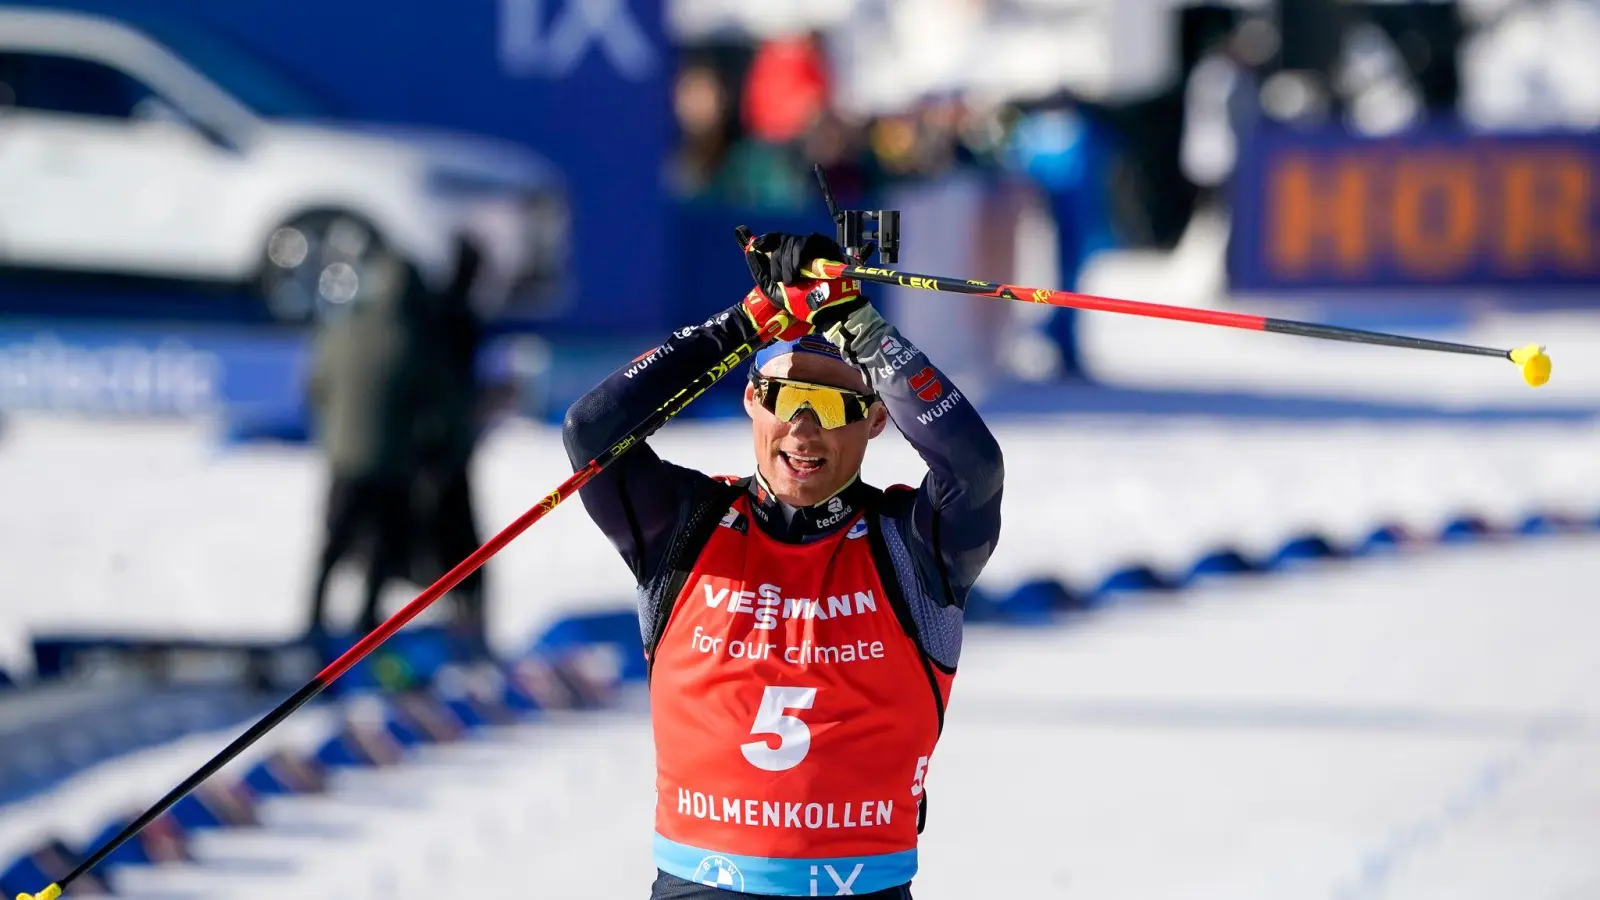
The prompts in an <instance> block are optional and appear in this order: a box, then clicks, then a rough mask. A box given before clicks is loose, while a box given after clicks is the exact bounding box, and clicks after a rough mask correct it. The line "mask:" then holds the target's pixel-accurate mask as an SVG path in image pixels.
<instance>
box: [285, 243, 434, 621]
mask: <svg viewBox="0 0 1600 900" xmlns="http://www.w3.org/2000/svg"><path fill="white" fill-rule="evenodd" d="M386 259H388V262H387V263H386V264H387V265H393V266H399V265H401V263H400V262H399V261H398V260H393V259H392V258H386ZM374 280H377V281H387V282H388V283H389V284H393V285H395V288H394V289H383V288H378V289H364V290H362V291H360V292H359V293H358V294H357V295H356V297H355V298H354V299H352V300H351V301H349V302H347V303H343V304H339V305H336V306H330V307H329V308H328V309H327V310H326V311H325V313H324V315H323V317H322V319H321V320H320V322H319V325H318V329H317V334H316V337H315V351H314V353H315V360H314V363H313V370H312V374H311V380H310V386H309V391H310V400H311V407H312V412H313V414H314V416H315V419H316V434H317V437H318V440H319V442H320V443H321V446H322V451H323V454H324V456H325V457H326V459H327V462H328V470H329V485H328V498H327V507H326V534H325V536H324V541H323V548H322V554H321V556H320V558H319V560H318V564H317V576H316V583H315V586H314V587H313V589H312V596H311V615H310V623H309V624H310V634H311V636H312V637H313V638H316V637H318V636H320V635H321V634H324V633H326V632H327V631H328V623H327V620H326V599H327V589H328V581H329V579H330V577H331V576H332V573H333V570H334V568H335V567H336V566H337V565H338V564H339V563H340V562H341V561H342V560H343V559H344V558H345V557H346V556H348V555H350V554H351V553H352V552H354V551H357V550H358V549H364V550H365V563H366V566H365V573H364V575H365V582H364V585H363V599H362V607H361V615H360V619H359V620H358V622H357V628H359V629H360V631H361V632H363V633H365V632H368V631H370V630H372V629H373V628H375V627H377V625H378V623H379V621H380V620H381V616H380V612H381V611H380V609H379V600H380V597H381V595H382V592H383V587H384V584H385V582H386V581H387V580H388V579H390V578H392V577H395V576H396V575H404V574H407V569H408V563H409V557H410V552H409V551H410V547H409V540H408V537H409V535H408V530H409V529H408V522H409V521H410V516H411V502H410V489H411V488H410V486H411V481H412V479H413V478H414V477H415V475H416V472H417V467H418V459H417V448H416V442H415V440H414V435H413V427H412V425H413V414H414V412H415V410H416V408H417V405H418V400H419V397H420V390H419V388H420V384H419V374H420V373H419V372H418V370H417V365H416V354H415V352H414V346H415V340H414V338H415V329H414V328H413V327H412V323H411V322H410V321H408V318H409V317H410V316H412V315H414V314H415V313H414V310H412V309H408V308H407V307H408V306H410V305H412V304H414V303H415V302H416V297H417V296H418V295H419V293H420V292H419V291H418V290H416V289H415V279H410V280H409V281H410V282H411V284H412V287H410V288H406V287H401V285H405V284H407V279H400V278H393V279H387V280H386V279H370V278H369V279H364V281H366V282H367V283H368V284H370V283H372V282H373V281H374Z"/></svg>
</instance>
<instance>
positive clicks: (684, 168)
mask: <svg viewBox="0 0 1600 900" xmlns="http://www.w3.org/2000/svg"><path fill="white" fill-rule="evenodd" d="M672 102H673V109H674V111H675V112H676V114H677V119H678V133H679V141H680V143H679V146H678V153H677V158H676V160H675V161H674V165H673V167H672V185H673V188H674V189H675V190H676V191H677V193H678V194H679V196H684V197H694V196H698V195H701V194H704V193H705V192H707V191H709V190H710V189H711V186H712V182H713V180H714V179H715V178H716V177H717V173H718V170H719V169H720V168H721V167H722V164H723V160H724V158H725V157H726V155H727V152H728V131H727V117H728V98H727V92H726V91H725V89H724V88H723V85H722V81H721V79H720V78H719V77H718V75H717V73H716V71H715V70H714V69H712V68H711V67H710V66H708V65H703V64H694V65H690V66H686V67H685V68H684V69H683V71H681V72H679V73H678V80H677V83H676V84H675V85H674V87H673V93H672Z"/></svg>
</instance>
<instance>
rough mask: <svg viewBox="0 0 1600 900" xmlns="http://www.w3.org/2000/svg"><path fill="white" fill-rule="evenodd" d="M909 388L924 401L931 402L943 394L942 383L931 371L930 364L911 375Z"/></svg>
mask: <svg viewBox="0 0 1600 900" xmlns="http://www.w3.org/2000/svg"><path fill="white" fill-rule="evenodd" d="M911 389H912V390H913V391H916V392H917V396H918V397H921V398H922V399H923V401H924V402H926V403H932V402H933V401H935V400H937V399H939V398H940V397H941V396H943V395H944V383H943V382H941V381H939V376H938V375H935V374H934V373H933V367H932V366H929V367H927V368H925V369H923V370H922V371H921V372H918V373H917V374H915V375H913V376H911Z"/></svg>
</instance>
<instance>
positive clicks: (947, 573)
mask: <svg viewBox="0 0 1600 900" xmlns="http://www.w3.org/2000/svg"><path fill="white" fill-rule="evenodd" d="M829 337H830V339H832V340H833V341H834V342H835V343H836V344H840V345H841V346H840V349H841V350H842V351H843V352H844V354H845V356H846V357H847V358H849V359H850V360H851V362H853V363H854V364H855V365H856V366H857V367H858V368H859V369H861V371H862V372H863V373H864V374H865V375H866V376H867V380H868V381H869V382H870V383H871V385H872V389H873V391H875V392H876V393H877V394H878V395H879V396H880V397H881V398H882V399H883V403H884V406H885V407H886V408H887V409H888V411H889V418H890V419H891V420H893V421H894V424H895V427H897V428H899V429H900V433H901V434H903V435H905V437H906V440H907V441H909V442H910V443H911V445H912V446H913V447H915V448H916V450H917V453H918V454H919V455H920V456H921V457H922V461H923V462H924V463H926V464H927V466H928V474H927V476H926V477H924V478H923V479H922V483H921V485H919V486H918V488H917V491H916V494H915V496H914V497H913V499H912V500H911V507H910V512H909V521H910V525H911V532H912V533H911V535H910V537H911V539H912V541H913V542H914V543H916V544H917V545H919V547H920V549H921V550H923V552H924V553H926V554H927V555H928V557H929V558H930V559H932V560H934V561H935V562H936V565H937V568H938V570H939V576H940V579H941V581H942V584H941V585H940V587H942V589H943V593H944V600H945V602H947V603H953V604H955V605H958V606H960V605H965V603H966V599H967V594H968V593H969V592H971V590H972V586H973V584H975V583H976V582H977V580H978V574H979V573H980V572H982V571H983V567H984V566H985V565H986V564H987V563H988V562H989V557H990V556H991V555H993V553H994V549H995V546H996V544H997V543H998V542H999V540H1000V496H1001V489H1002V487H1003V485H1004V482H1005V462H1004V459H1003V458H1002V456H1001V452H1000V444H999V442H998V441H996V440H995V438H994V434H993V433H991V432H990V431H989V427H988V426H987V425H985V424H984V422H983V419H982V418H981V417H980V416H979V415H978V411H977V410H976V409H974V408H973V406H972V403H971V402H970V401H968V399H967V397H966V395H964V394H962V393H961V390H960V389H959V388H958V387H956V385H955V384H954V383H953V382H951V381H950V379H949V378H947V377H946V376H945V375H944V373H943V372H941V371H939V368H938V367H937V366H935V365H934V364H933V363H932V362H931V361H929V359H928V357H927V354H925V353H923V352H922V351H921V350H919V349H917V348H916V347H914V346H912V344H911V343H910V342H909V341H907V340H906V339H905V338H904V337H903V336H901V334H900V332H899V330H898V329H896V328H895V327H894V326H893V325H890V324H889V323H888V322H887V321H885V320H884V319H883V317H882V316H880V315H878V313H877V312H876V311H875V310H874V309H873V308H872V307H866V308H864V309H862V310H859V311H858V312H856V313H855V314H853V315H852V316H851V317H850V318H849V320H848V321H846V322H845V323H844V324H843V326H842V327H839V328H835V329H832V330H831V331H830V333H829Z"/></svg>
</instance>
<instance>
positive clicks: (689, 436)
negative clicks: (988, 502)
mask: <svg viewBox="0 0 1600 900" xmlns="http://www.w3.org/2000/svg"><path fill="white" fill-rule="evenodd" d="M994 427H995V430H996V432H997V434H998V435H999V438H1000V440H1001V443H1002V446H1003V447H1004V448H1005V452H1006V464H1007V484H1008V486H1009V489H1008V492H1007V495H1006V501H1005V510H1004V516H1005V523H1006V524H1005V530H1004V532H1003V535H1002V539H1001V542H1000V546H999V550H998V551H997V553H996V555H995V557H994V559H993V560H992V561H991V563H990V566H989V568H988V569H987V570H986V573H985V576H984V579H983V581H982V582H981V585H982V586H984V587H985V588H988V589H992V590H996V591H1003V590H1005V589H1007V588H1009V587H1011V586H1013V585H1015V584H1016V583H1018V582H1021V581H1024V580H1027V579H1030V578H1038V577H1053V578H1059V579H1061V580H1064V581H1066V582H1067V583H1069V584H1071V585H1074V586H1080V587H1087V586H1092V585H1093V584H1095V583H1097V582H1098V581H1099V580H1100V579H1101V578H1103V577H1104V576H1105V575H1107V574H1109V573H1110V572H1112V571H1114V570H1115V569H1117V568H1120V567H1122V566H1124V565H1128V564H1131V563H1150V564H1153V565H1155V566H1156V567H1157V568H1161V569H1166V570H1171V571H1174V572H1178V571H1183V570H1185V569H1187V568H1188V567H1189V566H1190V565H1191V564H1192V563H1193V562H1194V560H1196V559H1197V558H1199V557H1200V556H1201V555H1203V554H1205V553H1207V552H1210V551H1213V550H1217V549H1220V548H1232V549H1236V550H1238V551H1240V552H1242V553H1244V554H1245V555H1247V556H1262V555H1266V554H1270V553H1271V552H1272V551H1273V550H1274V549H1275V548H1277V547H1278V546H1280V545H1281V544H1282V543H1283V542H1284V541H1285V540H1286V539H1288V538H1290V537H1292V536H1294V535H1296V534H1298V533H1301V532H1305V531H1315V532H1317V533H1319V534H1323V535H1327V536H1328V537H1329V538H1330V539H1332V540H1334V541H1335V542H1336V543H1353V542H1356V541H1359V540H1360V539H1361V538H1362V537H1363V536H1364V535H1365V534H1366V533H1368V531H1370V529H1372V528H1373V527H1374V526H1376V525H1378V524H1381V523H1399V524H1403V525H1406V526H1409V527H1412V528H1415V529H1416V530H1417V531H1418V532H1419V533H1423V534H1428V533H1436V532H1437V530H1438V529H1439V528H1440V527H1441V526H1443V525H1444V524H1445V523H1446V522H1448V521H1449V520H1450V519H1451V518H1453V517H1455V516H1458V515H1462V514H1467V513H1471V514H1476V515H1480V516H1483V517H1485V518H1487V519H1489V520H1490V521H1491V522H1494V523H1498V524H1506V525H1513V524H1515V523H1516V522H1518V521H1519V520H1520V518H1521V517H1522V516H1523V515H1525V514H1528V513H1531V512H1535V511H1538V512H1545V513H1552V512H1554V513H1567V514H1572V515H1580V516H1584V517H1593V516H1594V515H1595V514H1596V512H1597V511H1600V452H1596V451H1597V449H1600V429H1597V426H1596V425H1595V424H1593V423H1589V422H1573V421H1567V422H1561V421H1551V422H1520V423H1515V424H1511V423H1473V422H1463V423H1455V422H1433V423H1416V424H1404V423H1399V422H1383V423H1365V422H1359V421H1337V422H1315V421H1313V422H1281V423H1276V422H1275V423H1262V422H1239V421H1224V420H1207V419H1182V418H1177V419H1163V420H1160V421H1138V420H1125V419H1124V420H1117V419H1104V420H1097V419H1088V418H1081V417H1080V418H1070V419H1063V418H1039V419H1033V418H1030V419H1014V420H1005V421H1001V422H997V423H995V426H994ZM748 441H749V437H748V429H747V428H744V427H741V426H740V424H739V423H737V422H727V423H705V422H684V423H675V424H673V425H670V426H669V427H668V428H667V429H666V430H665V431H664V432H663V433H662V434H661V435H659V436H658V437H657V438H655V439H654V440H653V445H654V446H655V447H657V448H658V450H659V451H660V452H661V453H662V454H663V455H664V456H667V457H668V458H671V459H674V460H676V461H678V462H681V463H684V464H688V465H694V466H696V467H699V468H702V469H704V470H706V471H713V472H735V473H743V472H745V471H747V470H748V469H749V467H750V465H751V463H750V451H749V449H748V448H749V444H748ZM923 471H924V469H923V467H922V466H921V463H920V460H918V459H917V458H916V455H915V453H914V452H913V451H912V450H911V448H910V446H909V445H908V444H906V443H905V442H904V441H903V440H902V439H901V438H900V437H899V436H898V434H895V433H893V432H892V430H891V432H890V433H889V434H888V435H886V436H885V437H884V438H883V439H881V440H880V441H879V442H878V444H877V445H875V447H874V449H873V451H872V453H870V454H869V455H868V461H867V466H866V477H867V478H868V479H869V480H870V481H873V482H875V483H879V484H886V483H890V482H893V481H911V482H913V483H914V482H915V481H916V480H917V479H919V478H920V477H921V474H922V472H923ZM568 474H569V468H568V466H567V463H566V459H565V456H564V454H563V452H562V450H561V446H560V440H559V435H558V434H557V433H556V432H555V431H554V430H553V429H551V428H548V427H544V426H541V425H536V424H529V423H521V422H518V423H512V424H508V425H507V426H505V427H503V428H501V429H500V430H498V431H497V432H495V433H494V435H493V436H492V437H491V438H490V439H489V441H488V442H487V445H486V447H485V448H484V450H483V452H482V453H481V454H480V456H479V459H478V463H477V475H478V482H477V486H476V489H477V496H478V498H479V517H480V522H481V524H482V527H483V530H484V536H485V537H487V536H488V535H489V534H492V533H493V532H494V531H496V530H498V529H499V528H501V527H503V525H504V524H505V523H507V522H509V521H511V520H512V519H513V518H515V517H516V516H517V515H519V514H521V513H522V512H523V511H524V510H525V509H526V508H527V507H528V506H529V505H531V504H533V503H535V502H537V500H538V498H540V497H542V496H544V495H545V493H547V492H548V491H549V490H550V489H551V488H553V487H555V486H556V485H557V484H559V483H560V482H561V481H562V480H563V479H564V478H565V477H566V476H567V475H568ZM322 490H323V474H322V470H321V468H320V464H319V462H318V460H317V458H316V456H315V455H314V454H313V453H311V452H308V451H306V450H304V449H301V448H291V447H273V446H257V447H249V448H243V449H226V450H224V449H219V448H218V446H217V445H216V443H215V442H214V441H213V440H212V435H211V433H210V431H209V430H208V428H207V427H206V426H204V425H201V424H195V423H121V424H115V425H113V424H108V423H101V422H95V421H90V420H78V419H63V418H52V417H23V416H18V417H15V418H14V419H13V420H12V421H11V422H10V425H9V427H8V430H7V432H6V433H5V435H4V436H3V438H0V498H4V502H0V545H3V546H4V547H5V548H6V564H5V565H4V566H0V597H3V598H4V600H3V601H0V665H5V666H7V667H8V668H10V669H12V670H13V671H22V672H26V671H28V670H29V669H30V668H31V658H30V653H29V650H28V644H27V639H28V635H29V634H30V633H34V632H38V631H57V632H59V631H74V632H81V631H88V632H94V633H102V634H160V635H168V636H170V635H174V634H188V635H196V636H203V637H210V638H219V639H220V638H264V639H275V638H288V637H291V636H293V635H294V634H295V633H297V630H298V629H299V628H301V627H302V624H303V621H304V616H305V610H306V594H307V590H308V588H309V584H310V579H311V566H312V561H313V557H314V554H315V553H316V550H317V540H318V537H319V529H320V521H321V503H322V500H321V491H322ZM489 578H490V581H489V587H490V590H491V591H492V602H493V608H492V619H493V626H492V627H493V633H494V639H495V642H496V644H497V645H498V646H499V647H500V648H501V649H503V650H506V651H508V652H509V651H513V650H517V649H520V648H521V647H523V646H525V643H526V642H527V641H528V640H529V639H530V638H531V637H532V636H533V635H534V634H535V633H536V632H538V631H539V630H540V629H542V628H543V627H545V626H547V625H548V624H550V623H551V622H553V621H554V620H556V619H557V618H559V617H560V616H561V615H564V614H567V613H570V612H572V611H576V610H585V609H593V608H596V607H618V606H621V607H626V606H627V605H628V604H630V603H631V598H632V592H633V585H632V582H631V578H630V577H629V575H628V573H627V570H626V568H625V567H624V566H623V565H621V563H620V561H619V560H618V559H617V557H616V555H615V553H614V552H613V551H612V549H611V548H610V545H609V544H607V543H606V542H605V540H604V539H603V538H602V537H601V536H600V534H599V532H598V531H597V530H596V529H595V528H594V526H593V524H592V523H591V522H590V521H589V520H588V517H587V516H586V515H585V514H584V512H583V510H582V509H581V504H580V503H578V502H568V503H564V504H562V505H561V506H560V507H558V508H557V509H556V510H555V511H554V512H553V513H552V514H551V515H550V516H549V517H548V519H547V520H546V521H543V522H541V523H540V524H538V525H536V526H535V527H534V528H533V529H532V530H531V531H529V532H528V533H527V534H525V535H523V536H522V537H520V538H519V539H518V540H517V541H516V542H515V543H513V544H512V545H511V546H510V547H509V548H508V549H507V550H505V551H504V552H503V553H502V554H501V555H500V556H499V557H498V558H496V559H495V560H494V561H492V562H491V563H490V566H489ZM345 587H346V588H350V589H348V590H344V591H343V592H342V596H341V597H336V598H335V600H336V601H338V600H340V599H343V600H345V601H349V602H347V603H346V604H345V607H344V609H345V610H346V611H347V612H353V602H354V591H353V585H345ZM415 590H416V589H415V588H411V587H409V586H406V585H395V586H394V587H392V588H391V594H392V598H391V599H392V602H393V605H394V607H397V606H398V605H400V604H401V603H403V602H405V601H406V600H408V599H410V597H411V596H412V595H413V594H414V592H415ZM391 608H393V607H391ZM338 609H339V606H338V604H337V603H336V605H335V610H336V611H337V610H338Z"/></svg>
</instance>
